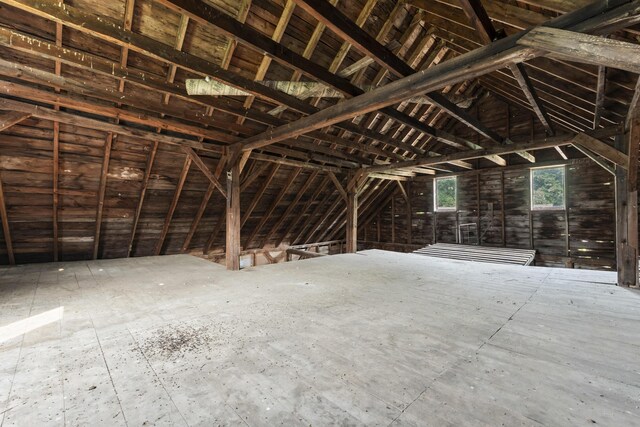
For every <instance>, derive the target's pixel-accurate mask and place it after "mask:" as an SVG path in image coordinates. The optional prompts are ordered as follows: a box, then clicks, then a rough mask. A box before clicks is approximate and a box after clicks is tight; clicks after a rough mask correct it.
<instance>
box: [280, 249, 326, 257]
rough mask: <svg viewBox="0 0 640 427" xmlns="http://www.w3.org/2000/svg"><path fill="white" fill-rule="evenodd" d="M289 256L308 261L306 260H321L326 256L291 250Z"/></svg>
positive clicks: (288, 251) (288, 252)
mask: <svg viewBox="0 0 640 427" xmlns="http://www.w3.org/2000/svg"><path fill="white" fill-rule="evenodd" d="M287 255H297V256H299V257H300V259H306V258H321V257H323V256H325V255H326V254H321V253H318V252H311V251H303V250H301V249H292V248H289V249H287Z"/></svg>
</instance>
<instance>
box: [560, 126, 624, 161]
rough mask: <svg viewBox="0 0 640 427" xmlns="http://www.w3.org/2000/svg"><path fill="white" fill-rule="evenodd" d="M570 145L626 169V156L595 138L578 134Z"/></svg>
mask: <svg viewBox="0 0 640 427" xmlns="http://www.w3.org/2000/svg"><path fill="white" fill-rule="evenodd" d="M571 143H572V144H573V145H579V146H581V147H583V148H586V149H588V150H591V151H593V152H594V153H596V154H598V155H600V156H602V157H604V158H605V159H607V160H609V161H610V162H612V163H614V164H616V165H618V166H620V167H623V168H627V163H628V161H629V158H628V156H627V155H626V154H625V153H623V152H621V151H619V150H617V149H616V148H614V147H612V146H610V145H609V144H607V143H605V142H602V141H600V140H599V139H597V138H594V137H592V136H589V135H587V134H585V133H579V134H577V135H576V136H575V137H574V138H573V140H572V141H571Z"/></svg>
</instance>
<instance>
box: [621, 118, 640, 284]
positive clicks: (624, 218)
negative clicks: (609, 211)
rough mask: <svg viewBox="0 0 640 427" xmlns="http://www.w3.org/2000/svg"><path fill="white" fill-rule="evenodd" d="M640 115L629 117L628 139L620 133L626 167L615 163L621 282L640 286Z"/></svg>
mask: <svg viewBox="0 0 640 427" xmlns="http://www.w3.org/2000/svg"><path fill="white" fill-rule="evenodd" d="M639 144H640V115H638V114H635V116H631V118H630V120H629V127H628V129H627V133H626V135H625V141H623V140H622V138H620V137H618V138H617V139H616V145H617V148H618V149H623V150H624V147H625V146H626V147H627V152H628V156H629V157H628V159H629V160H628V163H627V168H626V170H625V168H622V167H620V166H616V171H615V174H616V260H617V270H618V286H638V148H639V147H638V146H639Z"/></svg>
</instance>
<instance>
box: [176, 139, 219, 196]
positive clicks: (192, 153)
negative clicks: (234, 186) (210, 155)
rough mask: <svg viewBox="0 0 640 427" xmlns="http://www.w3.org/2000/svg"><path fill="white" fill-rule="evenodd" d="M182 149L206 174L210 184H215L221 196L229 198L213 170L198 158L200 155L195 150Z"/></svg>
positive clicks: (189, 148)
mask: <svg viewBox="0 0 640 427" xmlns="http://www.w3.org/2000/svg"><path fill="white" fill-rule="evenodd" d="M182 149H183V150H184V152H185V153H186V154H187V156H188V157H189V158H190V159H191V160H192V161H193V163H194V164H195V165H196V166H197V167H198V169H200V171H201V172H202V173H203V174H204V176H206V177H207V179H208V180H209V182H211V184H213V185H214V186H215V187H216V188H217V189H218V191H219V192H220V194H222V196H224V197H227V192H226V191H225V189H224V187H223V186H222V184H220V181H218V178H216V176H215V174H214V173H213V172H211V169H209V168H208V167H207V165H205V164H204V162H203V161H202V159H201V158H200V156H198V154H197V153H196V152H195V151H194V150H193V148H191V147H182Z"/></svg>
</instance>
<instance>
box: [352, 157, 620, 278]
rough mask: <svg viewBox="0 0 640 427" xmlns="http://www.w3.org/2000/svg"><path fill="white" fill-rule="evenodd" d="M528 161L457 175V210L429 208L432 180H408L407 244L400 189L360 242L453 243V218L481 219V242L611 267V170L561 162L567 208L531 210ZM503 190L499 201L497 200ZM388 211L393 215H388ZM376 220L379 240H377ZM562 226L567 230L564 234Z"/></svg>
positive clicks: (573, 263) (545, 261) (546, 260)
mask: <svg viewBox="0 0 640 427" xmlns="http://www.w3.org/2000/svg"><path fill="white" fill-rule="evenodd" d="M529 171H530V169H529V167H526V166H523V167H519V168H508V169H505V170H504V171H501V170H500V169H492V170H487V171H480V172H477V173H476V172H470V173H465V174H462V175H460V176H459V178H458V211H457V212H437V213H434V211H433V179H432V178H420V179H418V180H415V181H414V182H413V183H412V185H411V192H410V197H411V207H412V209H411V243H412V244H411V245H409V244H408V239H407V231H408V224H407V222H408V217H407V212H406V204H405V203H404V200H403V197H402V195H401V193H400V192H399V191H398V192H396V194H395V196H394V198H393V201H390V202H389V203H388V204H387V205H386V206H384V207H382V208H381V210H380V213H379V215H378V216H373V219H372V221H371V222H370V223H369V224H366V225H363V227H364V228H365V229H362V230H361V231H360V236H361V238H364V240H365V241H367V242H369V243H363V244H361V249H362V248H365V247H381V248H382V247H384V248H386V249H391V250H398V251H410V250H413V248H414V246H415V245H421V246H424V245H428V244H432V243H434V242H445V243H455V242H456V230H457V224H459V223H478V221H479V223H480V231H479V234H480V237H481V244H482V245H487V246H506V247H513V248H531V247H532V245H533V247H534V248H535V249H537V250H538V255H537V259H536V264H537V265H546V266H560V267H564V266H568V267H575V268H604V269H612V268H615V221H614V218H615V203H614V182H613V176H612V175H610V174H608V173H607V172H606V171H604V170H603V169H601V168H600V167H599V166H597V165H595V164H594V163H592V162H591V161H590V160H587V159H580V160H574V161H571V162H569V163H568V164H567V165H566V179H567V189H568V194H567V210H562V211H531V210H530V183H529V174H530V172H529ZM503 194H504V202H503ZM392 211H393V213H394V214H395V215H392ZM378 223H379V224H380V233H379V235H380V240H379V242H380V243H382V245H380V244H378V239H377V237H378V231H377V230H378ZM567 230H568V232H569V236H567Z"/></svg>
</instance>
